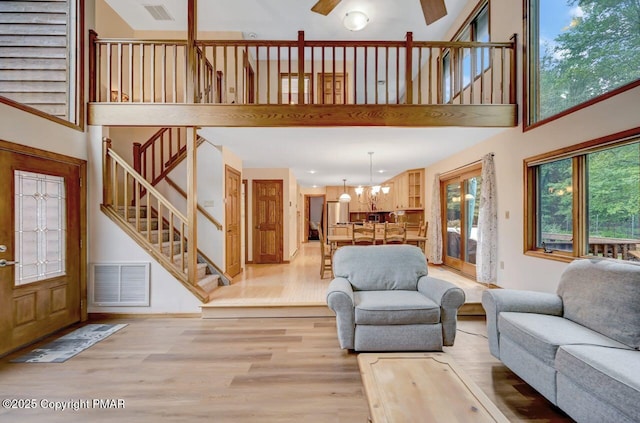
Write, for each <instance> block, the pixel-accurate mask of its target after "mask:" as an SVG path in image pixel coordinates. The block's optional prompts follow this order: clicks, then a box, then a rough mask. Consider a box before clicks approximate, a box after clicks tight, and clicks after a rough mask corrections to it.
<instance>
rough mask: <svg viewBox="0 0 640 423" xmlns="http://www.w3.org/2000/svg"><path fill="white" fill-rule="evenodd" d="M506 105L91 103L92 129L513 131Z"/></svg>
mask: <svg viewBox="0 0 640 423" xmlns="http://www.w3.org/2000/svg"><path fill="white" fill-rule="evenodd" d="M517 119H518V118H517V106H515V105H510V104H505V105H486V104H485V105H458V104H445V105H422V106H418V105H382V104H363V105H296V106H291V105H287V104H282V105H274V104H270V105H229V104H224V105H212V104H123V103H117V104H106V103H90V104H89V125H104V126H163V127H164V126H211V127H215V126H218V127H301V126H304V127H309V126H315V127H331V126H397V127H445V126H462V127H513V126H517Z"/></svg>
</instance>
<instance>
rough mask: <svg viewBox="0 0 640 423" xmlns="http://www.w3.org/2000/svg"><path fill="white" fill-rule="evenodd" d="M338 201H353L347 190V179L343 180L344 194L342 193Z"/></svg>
mask: <svg viewBox="0 0 640 423" xmlns="http://www.w3.org/2000/svg"><path fill="white" fill-rule="evenodd" d="M338 201H339V202H341V203H349V202H350V201H351V196H350V195H349V193H348V192H347V180H346V179H343V180H342V194H340V197H339V198H338Z"/></svg>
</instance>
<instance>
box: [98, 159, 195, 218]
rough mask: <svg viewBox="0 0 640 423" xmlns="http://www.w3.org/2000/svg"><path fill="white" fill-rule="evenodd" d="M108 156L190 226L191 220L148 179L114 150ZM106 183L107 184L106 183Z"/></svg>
mask: <svg viewBox="0 0 640 423" xmlns="http://www.w3.org/2000/svg"><path fill="white" fill-rule="evenodd" d="M107 154H108V155H109V157H111V158H112V159H113V160H114V161H115V162H116V163H117V164H118V165H119V166H120V167H122V168H123V169H124V170H125V171H126V172H127V173H129V174H131V176H132V178H133V179H134V180H135V181H136V182H137V183H138V184H140V185H141V186H142V187H143V188H144V189H145V190H147V195H149V193H150V194H152V195H153V196H154V197H155V198H157V199H158V201H159V202H161V203H162V206H163V207H166V208H167V210H168V211H170V212H171V213H172V214H173V215H175V216H176V217H177V218H178V219H179V220H181V221H182V222H184V224H185V225H187V226H188V225H189V220H188V219H187V218H186V216H184V215H183V214H182V212H180V210H178V209H177V208H175V207H174V206H173V204H171V202H170V201H169V200H168V199H167V198H165V197H164V196H163V195H162V194H161V193H160V191H158V190H157V189H156V188H155V187H154V186H153V185H151V184H150V183H149V182H147V180H146V179H144V178H143V177H142V175H140V174H139V173H138V172H136V171H135V169H134V168H133V167H131V166H130V165H129V164H128V163H127V162H126V161H125V160H124V159H123V158H122V157H120V156H119V155H118V154H117V153H116V152H115V151H113V149H112V148H110V149H108V150H107ZM105 183H106V182H105Z"/></svg>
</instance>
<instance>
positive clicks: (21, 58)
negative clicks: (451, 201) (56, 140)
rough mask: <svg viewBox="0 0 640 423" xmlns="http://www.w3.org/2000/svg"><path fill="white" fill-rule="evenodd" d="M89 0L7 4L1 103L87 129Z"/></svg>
mask: <svg viewBox="0 0 640 423" xmlns="http://www.w3.org/2000/svg"><path fill="white" fill-rule="evenodd" d="M83 17H84V1H81V0H58V1H5V2H2V8H0V33H1V34H2V35H0V62H2V65H3V66H2V71H0V102H3V103H7V104H10V105H12V106H15V107H18V108H21V109H23V110H26V111H28V112H30V113H34V114H37V115H40V116H43V117H45V118H48V119H51V120H54V121H56V122H58V123H62V124H64V125H66V126H71V127H74V128H82V127H83V125H84V122H83V115H84V107H83V102H84V98H83V96H84V93H83V84H84V83H83V73H82V66H83V53H82V52H83V48H84V47H83V46H84V43H83V42H82V38H83V36H84V34H83Z"/></svg>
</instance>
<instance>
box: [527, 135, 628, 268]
mask: <svg viewBox="0 0 640 423" xmlns="http://www.w3.org/2000/svg"><path fill="white" fill-rule="evenodd" d="M525 185H526V189H527V208H526V214H527V218H526V225H527V226H526V227H525V244H526V251H525V252H527V253H529V254H534V255H542V256H545V257H548V258H558V259H561V260H570V259H572V258H574V257H580V256H588V255H594V256H604V257H611V258H617V259H621V260H640V128H636V130H634V131H631V132H627V133H623V134H618V135H616V136H612V137H609V138H606V139H602V140H595V141H592V142H588V143H584V144H580V145H578V146H575V147H574V148H572V149H562V150H559V151H558V152H552V153H549V154H545V155H542V156H537V157H533V158H530V159H526V160H525Z"/></svg>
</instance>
